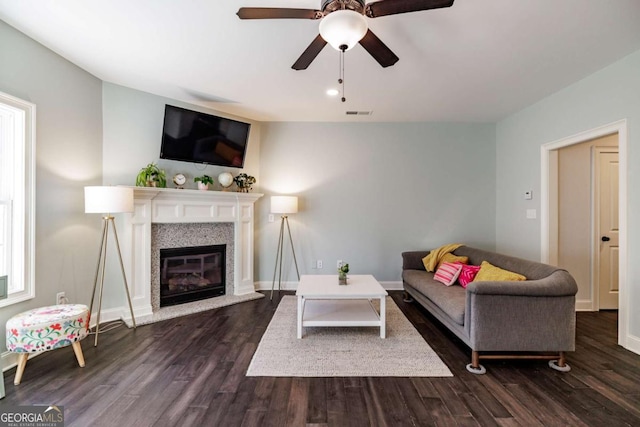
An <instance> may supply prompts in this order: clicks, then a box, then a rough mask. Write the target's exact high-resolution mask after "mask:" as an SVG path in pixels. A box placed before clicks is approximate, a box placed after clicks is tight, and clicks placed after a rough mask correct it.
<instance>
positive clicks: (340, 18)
mask: <svg viewBox="0 0 640 427" xmlns="http://www.w3.org/2000/svg"><path fill="white" fill-rule="evenodd" d="M453 2H454V0H379V1H374V2H371V3H367V4H365V0H322V7H321V9H320V10H314V9H290V8H272V7H241V8H240V9H239V10H238V13H237V15H238V17H239V18H240V19H312V20H321V21H320V28H319V29H320V34H318V36H317V37H316V38H315V39H314V40H313V41H312V42H311V44H310V45H309V47H307V49H306V50H305V51H304V52H302V55H300V58H298V60H297V61H296V62H295V63H294V64H293V66H292V67H291V68H293V69H294V70H306V69H307V67H308V66H309V65H310V64H311V62H313V60H314V59H315V58H316V56H318V54H319V53H320V51H321V50H322V49H323V48H324V47H325V45H326V44H327V43H329V44H331V46H333V47H334V48H335V49H336V50H340V51H342V52H344V51H346V50H349V49H351V48H352V47H353V46H355V45H356V44H357V43H360V45H361V46H362V47H363V48H364V49H365V50H366V51H367V52H369V54H370V55H371V56H373V58H374V59H375V60H376V61H378V63H379V64H380V65H382V66H383V67H389V66H391V65H393V64H395V63H396V62H398V59H399V58H398V57H397V56H396V54H395V53H393V52H392V51H391V49H389V48H388V47H387V45H385V44H384V43H383V42H382V40H380V39H379V38H378V37H377V36H376V35H375V34H373V32H372V31H371V30H370V29H369V28H368V25H367V20H366V18H365V15H366V16H367V17H369V18H378V17H380V16H387V15H396V14H399V13H407V12H418V11H421V10H429V9H439V8H444V7H450V6H451V5H453Z"/></svg>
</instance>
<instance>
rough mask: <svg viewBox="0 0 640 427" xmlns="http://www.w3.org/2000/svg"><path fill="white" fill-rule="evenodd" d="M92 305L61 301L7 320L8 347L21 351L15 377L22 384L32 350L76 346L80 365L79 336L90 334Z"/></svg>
mask: <svg viewBox="0 0 640 427" xmlns="http://www.w3.org/2000/svg"><path fill="white" fill-rule="evenodd" d="M88 321H89V309H88V308H87V306H86V305H83V304H60V305H52V306H49V307H40V308H35V309H33V310H29V311H25V312H24V313H20V314H16V315H15V316H13V317H12V318H11V319H9V320H8V321H7V349H8V350H9V351H10V352H13V353H18V354H19V355H18V369H17V370H16V377H15V379H14V381H13V383H14V384H15V385H18V384H20V380H22V374H23V372H24V367H25V366H26V365H27V358H28V357H29V353H40V352H43V351H49V350H53V349H56V348H61V347H66V346H68V345H71V346H73V351H74V352H75V354H76V358H77V359H78V364H79V365H80V367H84V356H83V355H82V347H81V346H80V340H82V339H83V338H84V337H86V336H87V328H86V325H87V322H88Z"/></svg>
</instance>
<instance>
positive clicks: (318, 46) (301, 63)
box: [291, 34, 327, 70]
mask: <svg viewBox="0 0 640 427" xmlns="http://www.w3.org/2000/svg"><path fill="white" fill-rule="evenodd" d="M326 45H327V42H326V41H325V40H324V39H323V38H322V36H320V34H318V36H317V37H316V38H315V39H313V41H312V42H311V44H310V45H309V47H307V49H306V50H305V51H304V52H302V55H300V58H298V60H297V61H296V62H295V64H293V65H292V66H291V68H293V69H294V70H306V69H307V67H308V66H309V65H311V63H312V62H313V60H314V59H316V56H318V54H319V53H320V51H321V50H322V49H323V48H324V47H325V46H326Z"/></svg>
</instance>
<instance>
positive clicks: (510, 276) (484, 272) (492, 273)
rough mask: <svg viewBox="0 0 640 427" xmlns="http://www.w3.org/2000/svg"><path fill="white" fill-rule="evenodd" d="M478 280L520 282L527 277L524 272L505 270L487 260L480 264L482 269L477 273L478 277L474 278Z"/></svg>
mask: <svg viewBox="0 0 640 427" xmlns="http://www.w3.org/2000/svg"><path fill="white" fill-rule="evenodd" d="M476 280H477V281H478V282H506V281H514V282H520V281H523V280H527V278H526V277H525V276H523V275H522V274H518V273H514V272H513V271H509V270H504V269H502V268H499V267H496V266H495V265H493V264H491V263H489V262H487V261H482V264H480V271H478V274H476V278H475V279H474V281H476Z"/></svg>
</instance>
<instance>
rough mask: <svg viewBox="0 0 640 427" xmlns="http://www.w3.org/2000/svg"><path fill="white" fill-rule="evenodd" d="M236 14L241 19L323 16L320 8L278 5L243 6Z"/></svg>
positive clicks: (315, 17) (314, 17)
mask: <svg viewBox="0 0 640 427" xmlns="http://www.w3.org/2000/svg"><path fill="white" fill-rule="evenodd" d="M236 15H238V17H239V18H240V19H320V18H322V16H323V14H322V12H321V11H319V10H313V9H287V8H278V7H241V8H240V9H238V13H236Z"/></svg>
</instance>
